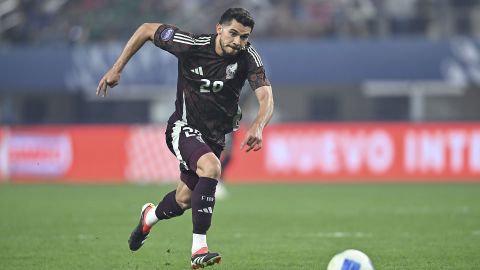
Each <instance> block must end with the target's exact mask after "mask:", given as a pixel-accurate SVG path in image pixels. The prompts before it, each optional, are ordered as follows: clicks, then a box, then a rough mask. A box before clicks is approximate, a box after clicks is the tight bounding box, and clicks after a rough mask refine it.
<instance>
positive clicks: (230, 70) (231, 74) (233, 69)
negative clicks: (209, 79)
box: [227, 63, 238, 80]
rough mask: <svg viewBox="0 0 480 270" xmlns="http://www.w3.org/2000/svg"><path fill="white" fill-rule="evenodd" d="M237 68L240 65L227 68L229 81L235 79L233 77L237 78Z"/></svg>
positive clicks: (236, 64)
mask: <svg viewBox="0 0 480 270" xmlns="http://www.w3.org/2000/svg"><path fill="white" fill-rule="evenodd" d="M237 68H238V63H235V64H231V65H228V66H227V80H230V79H233V77H235V73H236V72H237Z"/></svg>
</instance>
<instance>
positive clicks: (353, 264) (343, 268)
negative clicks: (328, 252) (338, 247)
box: [327, 249, 374, 270]
mask: <svg viewBox="0 0 480 270" xmlns="http://www.w3.org/2000/svg"><path fill="white" fill-rule="evenodd" d="M327 270H374V269H373V264H372V262H371V261H370V258H368V256H367V255H366V254H365V253H363V252H361V251H359V250H355V249H347V250H345V251H342V252H340V253H338V254H337V255H335V256H333V258H332V259H331V260H330V262H329V263H328V267H327Z"/></svg>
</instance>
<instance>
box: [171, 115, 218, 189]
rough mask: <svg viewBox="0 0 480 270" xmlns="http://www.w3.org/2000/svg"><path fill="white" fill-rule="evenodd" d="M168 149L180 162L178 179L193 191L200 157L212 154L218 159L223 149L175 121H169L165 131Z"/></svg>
mask: <svg viewBox="0 0 480 270" xmlns="http://www.w3.org/2000/svg"><path fill="white" fill-rule="evenodd" d="M165 139H166V142H167V146H168V149H170V151H171V152H172V153H173V154H174V155H175V156H176V157H177V159H178V161H180V171H181V174H180V179H181V180H182V181H183V182H184V183H185V184H186V185H187V186H188V188H190V189H191V190H193V189H194V188H195V186H196V185H197V182H198V175H197V174H196V171H197V162H198V160H199V159H200V157H201V156H203V155H205V154H207V153H210V152H212V153H213V154H215V156H217V157H218V158H220V154H221V153H222V150H223V147H222V146H221V145H219V144H216V143H212V142H206V141H205V140H204V138H202V134H201V133H200V131H198V130H196V129H194V128H192V127H190V126H189V125H188V124H187V123H185V122H183V121H181V120H177V121H175V122H173V123H171V122H170V121H169V123H168V125H167V130H166V131H165Z"/></svg>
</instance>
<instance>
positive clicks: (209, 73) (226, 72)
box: [154, 24, 270, 146]
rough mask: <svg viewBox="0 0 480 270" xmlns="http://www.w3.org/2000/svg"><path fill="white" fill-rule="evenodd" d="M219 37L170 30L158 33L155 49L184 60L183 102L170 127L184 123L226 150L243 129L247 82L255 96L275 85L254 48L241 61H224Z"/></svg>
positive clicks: (178, 102) (235, 58) (179, 101)
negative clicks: (227, 143)
mask: <svg viewBox="0 0 480 270" xmlns="http://www.w3.org/2000/svg"><path fill="white" fill-rule="evenodd" d="M216 36H217V35H216V34H200V35H196V34H191V33H188V32H185V31H182V30H180V29H179V28H177V27H176V26H173V25H167V24H164V25H161V26H160V27H159V28H158V30H157V31H156V33H155V38H154V43H155V45H156V46H158V47H159V48H161V49H164V50H166V51H168V52H170V53H172V54H173V55H175V56H176V57H177V58H178V81H177V100H176V101H175V112H174V113H173V114H172V116H171V117H170V121H173V122H175V121H183V122H185V123H187V124H188V125H189V126H191V127H193V128H195V129H197V130H198V131H200V132H201V133H202V135H203V137H204V138H206V139H207V140H209V141H212V142H215V143H218V144H220V145H222V146H223V145H224V140H225V134H226V133H229V132H231V131H233V130H235V129H236V128H237V127H238V122H239V121H240V118H241V110H240V107H239V106H238V100H239V96H240V91H241V90H242V87H243V85H244V83H245V80H247V79H248V80H249V83H250V86H251V88H252V89H253V90H255V89H257V88H258V87H261V86H265V85H270V83H269V81H268V79H267V78H266V76H265V69H264V67H263V63H262V60H261V58H260V56H259V55H258V53H257V52H256V51H255V49H254V48H253V47H252V46H251V45H250V44H248V45H247V46H246V48H245V49H244V50H241V51H240V52H238V53H237V55H235V56H232V57H223V56H219V55H218V54H217V53H216V52H215V38H216Z"/></svg>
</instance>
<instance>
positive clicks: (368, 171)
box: [228, 123, 480, 182]
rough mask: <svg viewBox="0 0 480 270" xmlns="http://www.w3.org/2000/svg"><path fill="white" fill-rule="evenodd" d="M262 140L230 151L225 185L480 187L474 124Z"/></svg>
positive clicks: (359, 126) (324, 130)
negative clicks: (253, 147) (257, 146)
mask: <svg viewBox="0 0 480 270" xmlns="http://www.w3.org/2000/svg"><path fill="white" fill-rule="evenodd" d="M242 136H243V135H242V134H238V138H239V139H237V140H236V142H237V145H236V146H235V147H236V148H238V147H239V144H240V142H241V139H242ZM263 139H264V148H263V150H262V151H259V152H255V153H240V152H239V151H238V150H237V149H236V150H237V153H236V155H234V166H232V168H230V170H229V171H228V176H229V179H231V181H252V182H256V181H268V182H277V181H418V180H420V181H458V180H461V181H480V124H455V123H452V124H418V125H415V124H388V123H380V124H377V123H375V124H374V123H368V124H367V123H354V124H353V123H352V124H343V123H342V124H313V123H312V124H284V125H272V126H269V128H267V129H266V130H265V133H264V138H263ZM232 165H233V164H232Z"/></svg>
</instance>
